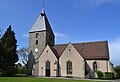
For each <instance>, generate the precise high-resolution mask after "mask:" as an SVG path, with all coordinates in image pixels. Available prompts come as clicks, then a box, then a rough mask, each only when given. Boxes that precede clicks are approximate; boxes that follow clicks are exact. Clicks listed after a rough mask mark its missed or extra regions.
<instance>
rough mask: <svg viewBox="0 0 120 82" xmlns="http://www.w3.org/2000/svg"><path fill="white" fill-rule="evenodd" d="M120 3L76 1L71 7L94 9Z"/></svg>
mask: <svg viewBox="0 0 120 82" xmlns="http://www.w3.org/2000/svg"><path fill="white" fill-rule="evenodd" d="M113 3H120V0H75V1H74V3H72V4H71V5H72V6H74V7H81V8H94V7H98V6H100V5H103V4H113Z"/></svg>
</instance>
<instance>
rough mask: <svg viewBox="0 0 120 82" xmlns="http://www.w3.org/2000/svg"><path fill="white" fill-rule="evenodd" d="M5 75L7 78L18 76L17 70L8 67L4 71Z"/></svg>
mask: <svg viewBox="0 0 120 82" xmlns="http://www.w3.org/2000/svg"><path fill="white" fill-rule="evenodd" d="M3 74H4V75H5V76H14V75H16V74H17V68H16V67H13V66H6V68H5V69H3Z"/></svg>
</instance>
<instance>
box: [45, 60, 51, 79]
mask: <svg viewBox="0 0 120 82" xmlns="http://www.w3.org/2000/svg"><path fill="white" fill-rule="evenodd" d="M45 76H46V77H50V62H49V60H47V62H46V71H45Z"/></svg>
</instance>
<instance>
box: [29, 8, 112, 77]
mask: <svg viewBox="0 0 120 82" xmlns="http://www.w3.org/2000/svg"><path fill="white" fill-rule="evenodd" d="M112 67H113V66H112V63H111V62H110V61H109V47H108V42H107V41H96V42H83V43H70V42H69V43H68V44H55V35H54V32H53V31H52V28H51V25H50V23H49V21H48V19H47V16H46V13H45V10H44V8H42V12H41V14H40V15H39V17H38V18H37V20H36V22H35V23H34V25H33V26H32V28H31V29H30V31H29V57H28V74H30V75H33V76H39V77H73V78H96V77H97V74H96V71H101V72H103V73H104V72H112Z"/></svg>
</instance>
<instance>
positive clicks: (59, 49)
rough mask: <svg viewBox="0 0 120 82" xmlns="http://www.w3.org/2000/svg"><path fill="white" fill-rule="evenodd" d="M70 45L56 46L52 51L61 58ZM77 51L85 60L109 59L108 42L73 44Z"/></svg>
mask: <svg viewBox="0 0 120 82" xmlns="http://www.w3.org/2000/svg"><path fill="white" fill-rule="evenodd" d="M67 45H68V44H60V45H55V46H54V47H53V48H52V50H53V52H54V53H55V55H56V56H57V57H58V58H59V57H60V56H61V55H62V53H63V52H64V50H65V48H66V47H67ZM72 45H73V46H74V47H75V49H76V50H77V51H78V53H80V55H81V56H82V57H83V58H84V59H87V60H88V59H89V60H90V59H109V50H108V43H107V41H98V42H85V43H73V44H72Z"/></svg>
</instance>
